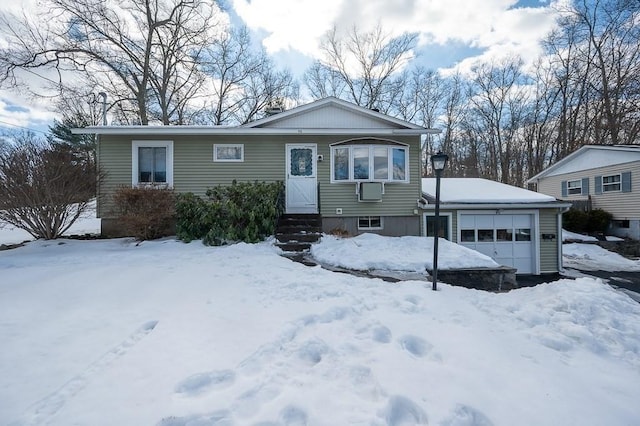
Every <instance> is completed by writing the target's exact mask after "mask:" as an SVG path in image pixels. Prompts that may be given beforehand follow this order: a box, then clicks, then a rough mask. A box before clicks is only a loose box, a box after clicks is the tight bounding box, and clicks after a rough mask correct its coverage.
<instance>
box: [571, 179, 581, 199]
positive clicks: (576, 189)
mask: <svg viewBox="0 0 640 426" xmlns="http://www.w3.org/2000/svg"><path fill="white" fill-rule="evenodd" d="M567 193H568V194H569V195H580V194H582V179H577V180H570V181H568V182H567Z"/></svg>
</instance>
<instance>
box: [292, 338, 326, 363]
mask: <svg viewBox="0 0 640 426" xmlns="http://www.w3.org/2000/svg"><path fill="white" fill-rule="evenodd" d="M327 353H329V347H328V346H327V345H326V344H325V343H324V342H323V341H321V340H309V341H307V342H305V343H304V344H302V346H300V348H299V349H298V357H299V358H300V359H301V360H302V361H304V362H305V363H306V364H308V365H309V366H314V365H316V364H318V363H319V362H320V361H322V357H323V356H324V355H325V354H327Z"/></svg>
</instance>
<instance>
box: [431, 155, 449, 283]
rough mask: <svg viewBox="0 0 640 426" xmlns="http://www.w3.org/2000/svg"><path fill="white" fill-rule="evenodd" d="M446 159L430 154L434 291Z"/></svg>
mask: <svg viewBox="0 0 640 426" xmlns="http://www.w3.org/2000/svg"><path fill="white" fill-rule="evenodd" d="M447 160H449V156H448V155H447V154H443V153H442V152H438V153H437V154H435V155H432V156H431V167H432V168H433V171H434V172H435V174H436V222H435V224H434V234H435V235H434V239H433V270H432V271H431V282H432V286H431V289H432V290H433V291H436V290H437V289H438V237H439V236H440V177H441V175H442V171H443V170H444V168H445V167H446V166H447Z"/></svg>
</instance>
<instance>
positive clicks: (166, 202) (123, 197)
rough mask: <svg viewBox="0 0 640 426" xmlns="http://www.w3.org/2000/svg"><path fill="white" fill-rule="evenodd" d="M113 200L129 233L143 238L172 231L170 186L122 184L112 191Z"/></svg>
mask: <svg viewBox="0 0 640 426" xmlns="http://www.w3.org/2000/svg"><path fill="white" fill-rule="evenodd" d="M113 202H114V204H115V209H116V215H117V217H118V219H119V221H120V223H122V225H123V227H124V230H125V232H126V233H127V234H128V235H130V236H132V237H135V238H136V239H138V240H141V241H142V240H153V239H156V238H161V237H166V236H168V235H172V234H173V233H174V227H175V211H176V207H175V194H174V192H173V190H172V189H167V188H157V187H153V186H145V187H138V188H127V187H122V188H119V189H118V190H117V191H116V193H115V194H114V196H113Z"/></svg>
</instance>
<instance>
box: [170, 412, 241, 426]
mask: <svg viewBox="0 0 640 426" xmlns="http://www.w3.org/2000/svg"><path fill="white" fill-rule="evenodd" d="M192 425H194V426H195V425H197V426H232V425H233V421H232V419H231V412H230V411H229V410H220V411H216V412H214V413H210V414H195V415H191V416H185V417H174V416H171V417H165V418H164V419H162V420H160V422H159V423H158V426H192Z"/></svg>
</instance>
